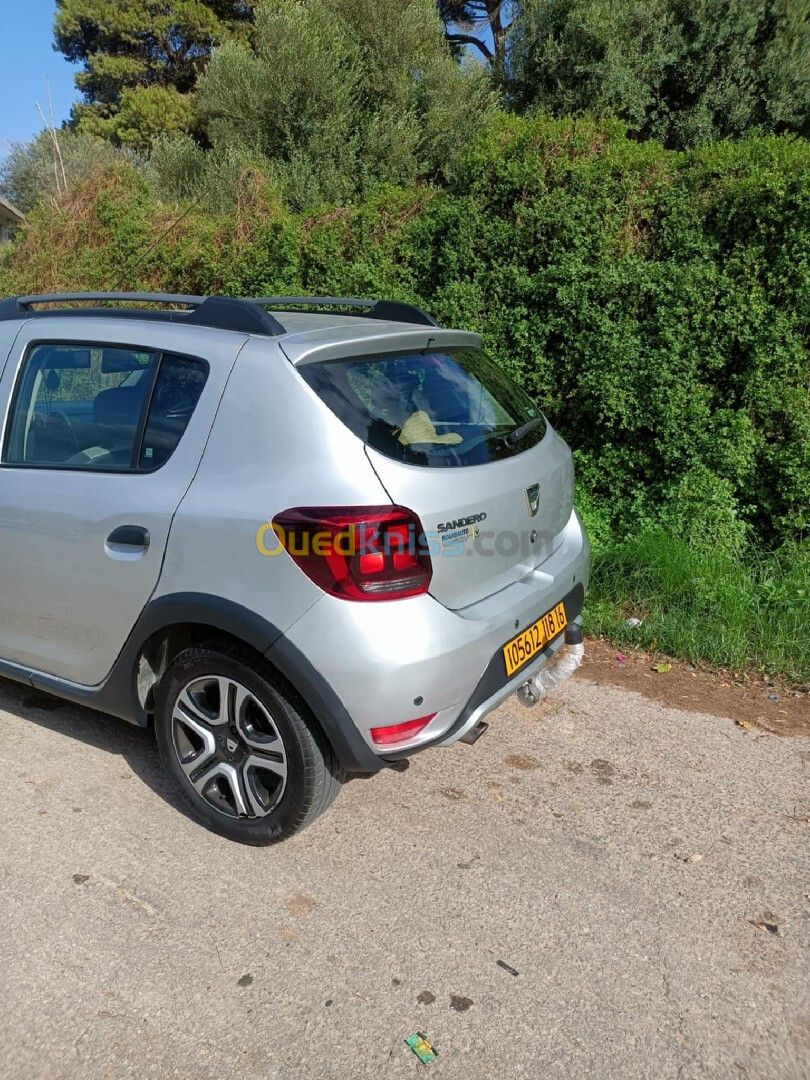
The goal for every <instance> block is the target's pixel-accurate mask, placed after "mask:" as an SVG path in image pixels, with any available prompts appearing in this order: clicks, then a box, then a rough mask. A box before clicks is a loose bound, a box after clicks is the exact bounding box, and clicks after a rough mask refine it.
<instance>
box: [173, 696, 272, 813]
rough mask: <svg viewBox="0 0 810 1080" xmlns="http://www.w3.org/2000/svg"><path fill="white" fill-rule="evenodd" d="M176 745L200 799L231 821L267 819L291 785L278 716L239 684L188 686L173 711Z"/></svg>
mask: <svg viewBox="0 0 810 1080" xmlns="http://www.w3.org/2000/svg"><path fill="white" fill-rule="evenodd" d="M172 744H173V747H174V751H175V754H176V755H177V760H178V762H179V763H180V768H181V769H182V770H183V772H184V773H185V775H186V776H187V777H188V780H189V782H190V784H191V785H192V787H193V788H194V790H195V791H196V792H197V794H198V795H199V796H200V797H201V798H203V799H204V800H205V801H206V802H207V803H208V804H209V805H210V806H212V807H213V808H214V809H215V810H218V811H219V812H220V813H222V814H225V815H227V816H228V817H236V818H261V817H266V815H267V814H269V813H270V811H271V810H272V809H273V807H274V806H276V804H277V803H278V801H279V799H280V798H281V796H282V795H283V793H284V788H285V787H286V783H287V754H286V750H285V748H284V741H283V739H282V737H281V733H280V731H279V729H278V726H277V725H276V723H275V721H274V720H273V717H272V716H271V714H270V712H269V711H268V709H267V708H266V707H265V706H264V705H263V704H262V703H261V701H260V700H259V699H258V698H257V697H256V695H255V694H254V693H252V692H251V691H250V690H248V689H247V687H246V686H243V685H242V683H240V682H237V681H236V680H235V679H229V678H225V677H223V676H220V675H210V676H203V677H202V678H196V679H193V680H192V681H191V682H189V683H187V684H186V685H185V686H184V687H183V689H182V690H181V691H180V693H179V694H178V695H177V698H176V700H175V703H174V709H173V710H172Z"/></svg>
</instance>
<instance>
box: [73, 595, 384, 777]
mask: <svg viewBox="0 0 810 1080" xmlns="http://www.w3.org/2000/svg"><path fill="white" fill-rule="evenodd" d="M188 627H195V628H199V630H200V631H202V633H201V634H199V635H196V636H197V641H199V640H200V638H201V637H205V636H209V637H210V636H214V635H216V634H217V633H220V634H223V635H227V637H229V638H231V639H233V640H235V641H238V642H240V643H241V644H243V645H247V646H249V647H250V648H251V649H253V650H254V651H255V652H256V653H257V654H259V655H261V656H263V657H264V658H265V659H266V661H267V662H269V664H270V665H271V666H272V667H273V668H274V669H275V671H277V672H278V674H279V675H280V676H281V677H282V678H283V679H284V680H286V682H288V683H289V684H290V686H292V688H293V689H294V690H295V691H296V693H298V694H299V696H300V697H301V698H303V700H304V702H305V703H306V704H307V706H308V707H309V708H310V710H311V711H312V713H313V715H314V716H315V719H316V720H317V722H318V723H319V724H320V726H321V729H322V730H323V732H324V734H325V735H326V737H327V738H328V739H329V741H330V743H331V745H332V749H333V750H334V752H335V755H336V756H337V758H338V760H339V761H340V764H341V765H342V766H343V767H344V768H345V769H347V770H349V771H352V772H377V771H378V770H380V769H382V768H384V767H385V765H386V763H385V762H384V761H383V760H382V759H380V758H379V757H377V755H376V754H374V752H373V751H372V750H371V748H370V747H369V746H368V744H367V743H366V742H365V740H364V739H363V737H362V735H360V733H359V731H358V730H357V728H356V727H355V725H354V723H353V721H352V719H351V717H350V716H349V714H348V712H347V711H346V709H345V707H344V706H343V703H342V702H341V701H340V699H339V698H338V696H337V695H336V694H335V692H334V690H332V688H331V686H330V685H329V683H328V681H327V680H326V679H325V678H324V676H323V675H322V674H321V673H320V672H319V671H318V670H317V669H316V668H315V667H313V665H312V664H311V663H310V662H309V661H308V660H307V658H306V657H305V656H304V655H303V653H301V651H300V650H299V649H298V648H297V647H296V646H295V645H293V644H292V643H291V642H290V641H289V639H287V638H285V637H284V635H283V634H282V631H281V630H280V629H279V628H278V627H277V626H276V625H275V624H274V623H272V622H270V621H269V620H267V619H264V618H262V617H261V616H260V615H257V614H256V613H255V612H254V611H251V610H250V609H249V608H245V607H243V606H242V605H240V604H236V603H233V602H232V601H230V600H225V599H223V598H221V597H218V596H214V595H209V594H207V593H175V594H170V595H167V596H161V597H157V598H156V599H154V600H152V601H150V603H149V604H147V606H146V607H145V608H144V610H143V612H142V613H141V616H140V618H139V619H138V622H137V623H136V625H135V627H134V629H133V631H132V633H131V634H130V636H129V639H128V640H127V643H126V645H125V646H124V648H123V650H122V652H121V654H120V656H119V658H118V660H117V662H116V664H115V666H114V668H113V670H112V672H111V673H110V676H109V678H108V679H107V681H106V683H105V684H104V687H103V688H102V689H101V690H100V691H99V694H98V696H97V697H96V699H95V700H93V701H91V700H88V699H87V698H84V699H83V701H84V704H87V705H92V706H93V707H94V708H98V709H102V710H104V711H106V712H111V713H113V714H114V715H116V716H120V717H122V718H123V719H125V720H129V721H130V722H132V723H136V724H139V725H141V726H145V725H146V724H147V723H148V714H147V709H146V708H145V701H146V698H145V695H144V694H143V693H139V686H138V682H139V669H140V668H141V658H142V657H144V656H145V652H146V651H147V650H148V649H149V646H150V643H152V644H157V646H158V648H159V646H160V644H161V643H162V642H167V641H169V640H170V636H171V632H172V630H174V629H178V630H180V629H182V628H188ZM189 643H194V642H191V641H190V642H189ZM166 659H167V658H166V657H164V658H163V664H164V669H165V666H166ZM147 662H149V658H147Z"/></svg>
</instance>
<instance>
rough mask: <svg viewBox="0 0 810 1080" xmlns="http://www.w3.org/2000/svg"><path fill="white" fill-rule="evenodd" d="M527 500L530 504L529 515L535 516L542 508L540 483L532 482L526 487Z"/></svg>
mask: <svg viewBox="0 0 810 1080" xmlns="http://www.w3.org/2000/svg"><path fill="white" fill-rule="evenodd" d="M526 502H527V503H528V506H529V517H534V516H535V515H536V513H537V511H538V510H539V509H540V485H539V484H532V486H531V487H527V488H526Z"/></svg>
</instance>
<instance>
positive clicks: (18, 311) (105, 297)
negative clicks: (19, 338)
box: [0, 292, 286, 337]
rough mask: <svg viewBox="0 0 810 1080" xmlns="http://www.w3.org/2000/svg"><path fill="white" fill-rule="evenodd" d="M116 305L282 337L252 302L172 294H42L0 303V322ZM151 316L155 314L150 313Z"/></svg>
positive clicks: (130, 312) (118, 312)
mask: <svg viewBox="0 0 810 1080" xmlns="http://www.w3.org/2000/svg"><path fill="white" fill-rule="evenodd" d="M109 301H118V302H129V303H133V302H134V303H140V304H173V305H182V306H183V307H186V308H190V309H191V310H189V311H168V312H160V313H159V315H160V317H161V318H162V319H167V320H168V321H169V322H184V323H190V324H191V325H194V326H210V327H215V328H216V329H218V330H237V331H240V332H241V333H246V334H266V335H268V336H271V337H278V336H279V335H280V334H284V333H286V331H285V329H284V327H283V326H282V325H281V323H280V322H279V321H278V319H276V318H274V317H273V315H271V314H270V312H269V311H265V310H264V308H262V307H260V306H259V305H258V304H257V303H256V302H255V301H252V300H233V299H231V298H230V297H227V296H185V295H175V294H172V293H139V292H97V293H42V294H40V295H34V296H13V297H10V298H9V299H7V300H0V321H3V320H8V319H21V318H30V317H31V316H34V317H36V316H37V315H53V314H54V312H53V311H52V310H49V311H35V310H34V309H35V308H37V307H40V306H42V305H43V304H62V303H93V302H96V303H97V302H104V303H107V302H109ZM59 314H60V315H66V314H67V315H90V314H92V315H104V316H113V317H115V318H138V317H140V318H143V317H144V315H145V314H146V313H145V312H144V311H143V310H141V309H136V308H107V307H103V308H68V309H65V310H64V311H60V312H59ZM151 314H152V315H154V314H156V313H151Z"/></svg>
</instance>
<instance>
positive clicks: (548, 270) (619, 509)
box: [0, 115, 810, 553]
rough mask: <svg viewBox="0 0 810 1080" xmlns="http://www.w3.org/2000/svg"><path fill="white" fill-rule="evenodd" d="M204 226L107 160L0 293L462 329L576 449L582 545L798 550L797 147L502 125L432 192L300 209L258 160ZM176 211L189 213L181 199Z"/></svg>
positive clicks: (807, 189) (805, 275)
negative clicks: (245, 303) (651, 540)
mask: <svg viewBox="0 0 810 1080" xmlns="http://www.w3.org/2000/svg"><path fill="white" fill-rule="evenodd" d="M233 185H234V190H235V195H234V200H233V208H232V209H231V210H229V212H228V213H226V214H221V215H219V216H214V215H211V214H209V213H207V212H204V211H203V210H202V208H201V207H200V206H196V207H193V208H192V209H191V210H190V212H187V213H186V214H185V216H183V217H182V220H180V221H179V222H178V224H177V225H176V226H175V227H174V228H172V229H170V231H169V232H168V233H167V235H166V236H165V237H164V238H163V239H162V240H161V241H160V242H159V243H158V244H157V245H156V246H155V247H154V249H153V250H150V245H151V244H152V243H153V241H154V240H155V239H156V238H157V237H158V236H159V235H160V234H161V233H163V232H164V231H165V230H166V229H167V228H169V226H171V224H172V222H173V221H175V220H177V218H178V217H180V214H181V213H182V211H183V208H182V207H181V208H177V207H167V206H165V205H163V204H158V203H156V201H155V198H154V196H153V194H152V192H151V189H150V187H149V186H148V184H147V182H146V181H145V180H144V178H143V177H142V176H141V175H139V174H138V173H136V172H135V171H134V170H133V169H132V167H131V166H127V165H116V166H113V167H111V168H110V169H108V171H107V172H106V173H104V174H101V175H100V176H96V177H95V178H94V179H93V181H92V182H90V183H88V184H86V185H85V186H83V187H79V188H78V189H77V190H76V191H75V192H74V193H73V194H72V195H71V196H70V198H69V199H67V200H63V201H62V202H61V203H60V204H59V205H58V206H57V207H56V208H54V207H53V206H48V205H44V204H43V205H40V206H39V207H38V208H36V209H35V210H34V211H33V212H32V214H31V217H30V220H29V223H28V226H27V227H26V229H25V230H24V232H23V234H22V235H21V236H20V238H19V241H18V242H17V243H16V244H14V245H12V246H11V248H10V250H9V251H8V252H7V253H6V254H5V255H4V256H3V260H2V262H0V292H3V293H16V292H26V291H42V290H45V289H49V288H58V287H61V288H70V289H74V288H80V287H83V286H85V287H93V288H101V287H105V288H114V287H116V286H119V287H122V286H126V287H127V288H131V289H139V288H150V287H151V288H160V289H164V290H168V291H178V292H203V293H217V292H221V293H226V294H231V295H240V294H241V295H262V294H267V293H273V292H277V293H296V292H299V291H302V292H309V293H322V294H323V293H332V294H341V293H342V294H345V295H357V294H363V293H365V294H371V295H384V296H389V297H398V298H401V299H408V300H413V301H416V302H419V303H421V304H424V305H425V306H426V307H428V308H429V309H431V310H432V311H433V312H434V313H435V314H436V315H437V316H438V318H439V320H440V321H443V322H447V323H452V324H454V325H460V326H465V327H468V328H470V329H474V330H478V331H480V332H481V333H482V334H483V335H484V338H485V342H486V345H487V347H488V348H489V350H490V351H491V352H492V354H493V355H494V356H495V358H496V359H497V360H498V362H499V363H500V364H502V365H503V367H504V368H506V369H507V370H509V371H510V372H511V373H512V374H513V375H514V376H515V377H516V378H517V379H519V380H520V382H522V383H523V385H524V386H525V387H526V388H527V389H528V390H529V391H530V392H531V393H532V394H533V395H534V396H535V397H536V398H537V399H538V401H539V402H540V403H541V404H542V406H543V408H544V409H545V410H546V412H547V413H548V415H549V417H550V419H551V420H552V422H553V423H554V424H555V425H556V426H557V427H558V428H559V429H560V430H561V431H562V433H563V434H564V435H565V437H566V438H567V439H568V440H569V441H570V442H571V443H572V445H573V446H574V447H576V454H577V459H578V468H579V476H580V482H581V484H582V486H583V489H584V492H585V505H586V507H592V508H593V509H592V511H591V513H590V515H589V516H590V517H591V518H592V521H591V525H592V529H593V532H594V535H595V536H597V537H605V538H606V539H607V538H609V537H613V538H619V539H620V538H622V537H624V536H630V535H634V534H636V533H638V531H639V529H640V527H641V526H647V525H649V526H663V527H664V528H665V529H666V530H668V532H669V534H670V535H672V534H674V535H675V536H679V537H681V538H682V539H683V540H684V541H685V542H687V543H689V544H691V545H692V547H693V549H695V550H697V549H701V548H702V549H704V550H716V549H722V550H724V551H727V552H730V553H734V552H736V551H738V550H739V549H740V547H741V545H742V544H743V543H744V542H745V541H746V540H751V539H754V538H759V539H761V540H762V541H764V542H766V543H767V544H769V545H776V544H778V543H781V542H783V541H788V540H801V539H802V538H803V537H804V536H805V535H806V531H807V528H808V515H809V509H810V408H808V393H809V392H810V391H809V388H810V352H809V351H808V345H809V343H808V326H810V146H808V144H807V143H805V142H804V141H802V140H797V139H792V138H790V137H786V136H781V137H777V136H767V137H749V138H747V139H745V140H742V141H739V142H736V143H730V142H725V143H718V144H715V145H713V146H709V147H706V148H703V149H699V150H695V151H689V152H684V153H678V152H673V151H667V150H664V149H662V147H661V146H660V144H658V143H656V142H653V141H648V142H646V143H643V144H639V143H637V142H635V141H633V140H631V139H629V138H628V137H627V136H626V134H625V131H624V129H623V127H622V126H621V125H620V124H618V123H617V122H605V121H597V120H594V119H590V118H587V117H586V118H580V119H576V120H575V119H570V118H567V119H561V120H555V119H550V118H548V117H545V116H540V117H535V118H533V119H526V118H519V117H514V116H504V115H499V116H498V117H497V118H496V119H495V120H494V121H492V122H491V123H489V125H488V126H487V129H486V131H485V133H484V135H482V136H481V137H480V138H479V139H478V140H476V141H475V142H474V143H473V144H472V145H471V147H470V149H469V151H468V152H467V153H466V155H465V156H464V157H463V159H462V160H461V162H460V164H459V167H458V174H457V177H456V179H455V180H454V181H453V182H452V183H451V184H449V185H447V186H446V187H444V188H443V189H436V188H432V187H429V186H416V187H412V188H407V189H406V188H397V187H391V186H388V187H378V188H377V189H374V190H372V191H371V192H370V193H369V194H368V195H367V197H366V198H365V199H364V200H363V201H362V202H360V203H358V204H356V205H354V206H351V207H342V208H334V209H329V210H326V211H323V212H319V213H317V214H304V213H293V212H292V211H291V210H290V209H288V208H285V205H284V203H283V200H282V199H281V198H280V196H279V192H278V188H277V186H276V185H275V184H274V183H273V182H272V181H270V180H268V179H267V177H265V176H264V175H263V174H262V172H261V171H259V170H257V169H255V168H254V169H251V168H244V169H243V170H242V171H241V172H240V173H239V174H238V175H236V176H235V178H234V179H233ZM186 209H188V208H186Z"/></svg>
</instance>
